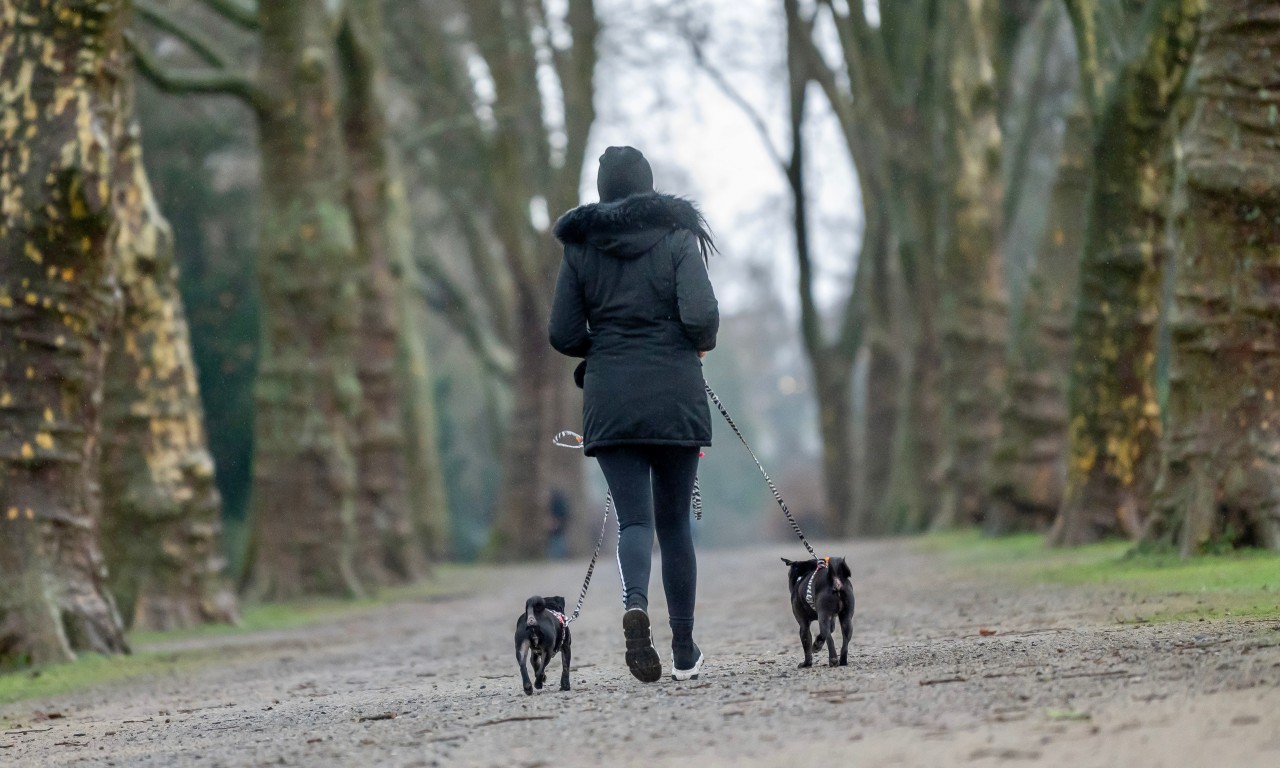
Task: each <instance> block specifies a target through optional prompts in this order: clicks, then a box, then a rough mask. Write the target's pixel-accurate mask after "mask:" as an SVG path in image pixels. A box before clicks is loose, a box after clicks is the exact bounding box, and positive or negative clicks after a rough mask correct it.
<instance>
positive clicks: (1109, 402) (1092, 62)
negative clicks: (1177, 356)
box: [1049, 0, 1203, 545]
mask: <svg viewBox="0 0 1280 768" xmlns="http://www.w3.org/2000/svg"><path fill="white" fill-rule="evenodd" d="M1202 4H1203V0H1153V2H1151V3H1148V6H1147V8H1146V15H1145V16H1144V18H1143V27H1142V30H1143V33H1144V34H1143V37H1142V39H1141V41H1140V47H1139V52H1138V53H1137V54H1136V55H1135V56H1134V57H1133V58H1132V60H1130V61H1129V62H1128V63H1127V64H1125V65H1124V67H1123V69H1121V70H1120V72H1119V74H1118V76H1117V77H1116V78H1115V81H1114V83H1113V84H1112V85H1111V86H1110V88H1107V89H1105V93H1104V92H1103V91H1102V90H1100V89H1099V88H1098V87H1097V86H1091V85H1090V84H1091V83H1097V82H1099V78H1100V76H1099V73H1098V62H1097V59H1096V58H1094V57H1091V56H1089V55H1086V53H1084V52H1082V54H1081V81H1082V83H1084V84H1085V86H1086V94H1093V97H1094V98H1095V101H1093V102H1091V105H1092V106H1093V108H1094V110H1095V118H1094V121H1095V122H1094V126H1095V127H1094V137H1093V146H1094V158H1093V167H1094V174H1093V186H1092V189H1091V194H1090V205H1089V214H1088V227H1087V230H1086V233H1085V239H1084V251H1083V255H1082V257H1081V262H1080V274H1081V280H1080V292H1079V299H1078V304H1077V307H1076V316H1075V321H1074V326H1073V336H1074V339H1075V344H1074V351H1073V353H1072V362H1071V380H1070V388H1069V403H1070V421H1069V426H1068V463H1067V485H1066V488H1065V490H1064V496H1063V503H1062V507H1061V509H1060V510H1059V514H1058V517H1057V519H1056V520H1055V521H1054V525H1053V528H1052V530H1051V531H1050V533H1049V540H1050V542H1051V543H1053V544H1057V545H1075V544H1084V543H1088V542H1091V541H1096V540H1098V539H1099V538H1102V537H1105V536H1108V535H1113V534H1116V533H1119V532H1122V531H1123V532H1125V533H1128V534H1130V535H1136V534H1137V532H1138V530H1139V528H1140V526H1141V524H1142V520H1143V519H1144V518H1145V516H1146V514H1147V512H1148V500H1149V496H1150V492H1151V488H1152V485H1153V483H1154V480H1155V470H1156V465H1155V448H1156V445H1157V439H1158V438H1159V435H1160V408H1159V404H1158V403H1157V401H1156V387H1155V375H1154V372H1155V361H1156V323H1157V318H1158V315H1159V297H1160V284H1161V268H1162V265H1163V263H1164V261H1165V258H1164V237H1165V228H1166V219H1167V203H1168V186H1169V178H1168V173H1167V162H1166V161H1167V158H1168V157H1169V154H1170V151H1171V137H1170V132H1169V130H1168V116H1169V113H1170V110H1171V109H1172V106H1173V103H1174V100H1175V98H1176V96H1177V94H1178V92H1179V91H1180V89H1181V84H1182V80H1183V78H1184V76H1185V74H1186V69H1187V66H1186V65H1187V61H1188V59H1189V57H1190V51H1191V46H1192V45H1193V44H1194V40H1195V31H1196V26H1197V18H1198V16H1199V13H1200V10H1201V7H1202ZM1079 18H1080V15H1079V14H1078V13H1077V14H1075V15H1073V23H1076V24H1077V27H1079ZM1080 37H1081V35H1080V33H1079V31H1078V32H1077V38H1078V39H1079V38H1080ZM1086 37H1087V35H1086ZM1104 81H1105V79H1104Z"/></svg>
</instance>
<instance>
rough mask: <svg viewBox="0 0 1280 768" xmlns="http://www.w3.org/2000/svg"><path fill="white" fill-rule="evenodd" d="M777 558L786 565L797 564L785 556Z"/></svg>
mask: <svg viewBox="0 0 1280 768" xmlns="http://www.w3.org/2000/svg"><path fill="white" fill-rule="evenodd" d="M778 559H779V560H781V561H782V562H784V563H786V564H787V565H796V564H797V563H796V561H795V560H788V559H787V558H785V557H780V558H778Z"/></svg>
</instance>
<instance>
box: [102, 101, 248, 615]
mask: <svg viewBox="0 0 1280 768" xmlns="http://www.w3.org/2000/svg"><path fill="white" fill-rule="evenodd" d="M121 92H122V97H121V99H120V102H119V103H120V107H119V108H120V110H121V120H122V122H123V123H124V124H125V125H126V126H127V127H128V130H126V131H124V132H123V133H122V134H121V135H120V136H119V137H118V138H117V140H116V151H117V160H116V169H115V178H114V185H115V193H114V194H113V195H112V200H113V207H114V210H113V218H114V221H115V230H114V237H113V243H112V247H113V249H114V251H115V253H116V255H117V258H118V259H119V275H120V278H119V280H120V286H121V289H122V293H123V296H124V314H123V317H122V320H121V323H120V325H119V327H118V328H117V329H116V330H115V333H114V334H113V335H112V346H111V351H110V353H109V355H108V357H107V369H106V397H105V402H104V406H103V441H102V442H103V456H102V489H103V523H102V541H103V549H104V551H105V553H106V557H107V564H108V566H109V568H110V585H111V590H112V593H113V594H114V595H115V597H116V600H117V601H118V602H119V605H120V609H121V611H122V613H123V615H124V617H125V620H126V621H127V622H128V624H129V625H130V626H131V627H134V628H138V629H159V630H164V629H178V628H185V627H193V626H197V625H199V624H204V623H208V622H229V621H234V620H235V618H236V601H235V597H234V596H233V595H232V593H231V591H230V589H229V584H228V583H227V582H226V581H225V580H224V573H223V572H224V569H225V567H226V561H225V558H224V557H223V555H222V547H221V542H220V540H219V536H220V533H221V531H222V519H221V512H222V504H221V499H220V498H219V495H218V490H217V488H216V486H215V485H214V474H213V471H214V467H213V459H212V457H211V456H210V455H209V450H208V445H207V441H206V438H205V430H204V413H203V408H202V406H201V404H200V393H199V390H198V388H197V385H196V371H195V365H194V363H193V361H192V354H191V338H190V335H189V333H188V330H187V319H186V313H185V311H184V309H183V305H182V298H181V296H180V295H179V294H178V281H177V265H176V263H175V262H174V256H173V234H172V232H171V231H170V229H169V224H168V222H166V221H165V220H164V218H163V217H162V216H161V214H160V211H159V210H158V209H157V207H156V201H155V198H154V197H153V196H152V193H151V185H150V183H149V182H148V180H147V175H146V169H145V168H143V165H142V145H141V143H140V142H139V140H138V126H137V124H136V122H134V120H133V117H132V111H133V98H132V85H131V84H129V83H124V84H122V87H121Z"/></svg>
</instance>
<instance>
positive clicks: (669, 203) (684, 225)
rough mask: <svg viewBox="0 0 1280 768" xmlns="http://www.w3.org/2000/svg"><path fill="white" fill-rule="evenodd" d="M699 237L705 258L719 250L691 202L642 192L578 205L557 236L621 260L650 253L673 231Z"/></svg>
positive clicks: (558, 225) (559, 225) (561, 222)
mask: <svg viewBox="0 0 1280 768" xmlns="http://www.w3.org/2000/svg"><path fill="white" fill-rule="evenodd" d="M675 229H683V230H687V231H689V232H690V233H692V234H693V235H694V237H695V238H697V241H698V249H699V250H700V251H701V252H702V255H703V257H704V258H705V257H706V256H708V255H710V253H711V252H712V251H713V250H714V249H715V246H714V245H713V244H712V241H711V233H710V232H709V231H708V229H707V222H706V220H705V219H704V218H703V217H702V213H701V212H700V211H699V210H698V209H697V207H696V206H695V205H694V204H693V203H692V202H691V201H689V200H686V199H685V198H683V197H677V196H675V195H668V194H665V193H661V192H642V193H639V194H635V195H631V196H630V197H624V198H622V199H621V200H615V201H611V202H607V203H589V204H587V205H582V206H578V207H577V208H574V209H573V210H571V211H569V212H568V213H566V214H565V215H563V216H561V217H560V219H559V220H558V221H556V226H555V230H554V231H555V235H556V239H558V240H559V241H560V242H561V243H564V244H565V245H589V246H592V247H593V248H596V249H598V250H599V251H601V252H602V253H606V254H608V255H610V256H615V257H618V258H624V259H628V258H635V257H636V256H639V255H641V254H643V253H647V252H648V251H649V249H650V248H652V247H653V246H654V245H655V244H657V242H658V241H659V240H661V239H662V238H663V237H664V236H666V235H667V234H669V233H670V232H671V231H672V230H675Z"/></svg>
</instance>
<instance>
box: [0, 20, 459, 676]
mask: <svg viewBox="0 0 1280 768" xmlns="http://www.w3.org/2000/svg"><path fill="white" fill-rule="evenodd" d="M197 10H201V11H202V12H206V13H208V14H210V15H212V16H216V17H217V20H218V23H223V24H227V25H229V26H234V27H236V28H239V29H242V30H243V31H244V34H245V35H247V36H248V37H250V38H251V39H252V40H253V41H255V42H256V44H257V46H258V48H259V53H258V60H259V65H258V67H257V69H256V71H255V72H254V73H253V74H252V75H250V74H249V73H246V72H241V71H238V70H237V69H236V68H235V66H234V65H233V63H232V62H233V61H234V59H233V58H232V57H231V56H230V54H229V53H228V52H227V51H226V50H225V49H224V48H223V46H221V45H219V44H218V43H217V42H215V41H214V40H213V39H211V38H210V37H208V36H206V35H204V34H202V33H201V32H200V31H199V29H200V27H199V26H197V25H193V24H191V23H188V22H187V20H184V19H181V18H178V17H175V16H174V15H173V14H172V11H173V8H171V7H169V6H168V5H167V4H164V3H158V2H149V0H136V2H129V1H128V0H109V1H108V2H88V1H86V0H55V1H53V2H47V1H45V0H31V1H30V2H19V3H16V4H6V6H5V9H4V18H3V22H4V24H3V26H2V27H0V87H2V88H3V93H4V102H3V107H2V108H3V124H4V127H3V131H4V135H3V144H0V189H3V223H2V225H0V254H2V256H0V349H2V350H3V357H2V358H0V497H2V499H0V501H2V503H0V510H3V511H0V518H2V519H0V525H3V527H4V535H3V536H0V575H3V583H4V588H3V589H0V667H2V666H11V665H21V664H31V663H42V662H47V661H55V660H61V659H66V658H70V657H74V655H75V654H76V653H77V652H80V651H86V650H87V651H96V652H104V653H114V652H120V651H122V650H124V648H125V641H124V635H123V630H124V628H125V626H126V625H131V626H136V627H145V628H161V629H163V628H172V627H178V626H190V625H192V624H196V623H200V622H204V621H228V620H233V619H234V617H235V614H236V610H237V609H236V601H235V598H234V597H233V592H232V591H231V589H230V588H229V585H228V583H227V578H226V574H225V573H224V564H225V558H224V556H223V553H222V549H221V547H220V542H219V537H220V530H221V520H220V501H219V498H218V495H217V492H216V490H215V488H214V484H213V464H212V461H211V460H210V457H209V454H208V451H207V441H206V437H205V435H204V425H203V417H202V412H201V407H200V401H199V397H198V393H197V387H196V376H195V372H194V369H193V365H192V358H191V346H190V339H189V332H188V328H187V323H186V320H185V313H184V310H183V306H182V302H181V298H180V296H179V293H178V290H177V283H176V272H175V265H174V254H173V239H174V238H173V235H172V233H171V231H170V229H169V227H168V224H167V223H166V222H165V220H164V219H163V218H162V216H161V214H160V212H159V211H158V210H157V206H156V203H155V199H154V197H153V195H152V192H151V189H150V186H149V184H148V181H147V176H146V172H145V170H144V168H143V165H142V157H141V145H140V142H139V129H138V125H137V122H136V120H135V116H134V91H133V82H132V72H133V67H134V63H135V62H136V64H137V66H138V67H139V68H140V69H141V70H142V71H144V72H145V73H146V74H147V75H148V77H150V78H151V79H153V80H154V81H156V82H157V83H159V84H160V85H161V86H162V87H164V88H167V89H171V90H175V91H182V92H196V93H217V94H231V95H234V96H235V97H237V98H239V99H241V100H243V101H244V102H245V103H247V104H248V105H249V106H250V108H251V110H252V113H253V114H254V115H255V117H256V118H257V124H258V130H259V140H260V144H261V146H262V147H263V150H264V151H263V164H262V190H263V194H262V203H261V222H260V235H259V242H260V254H259V258H258V261H257V263H258V269H257V272H258V286H259V295H260V297H261V301H262V304H263V311H262V316H263V318H264V323H263V331H262V342H261V349H260V351H259V360H260V365H259V371H258V378H257V382H256V385H255V401H256V407H255V412H256V413H255V419H254V431H255V436H254V437H255V440H254V442H255V446H256V451H255V456H254V470H253V475H254V488H253V494H252V498H253V509H252V532H251V537H250V550H251V553H252V554H251V556H250V557H249V558H248V567H247V569H246V571H245V574H244V578H243V583H242V585H241V587H242V589H243V590H244V591H246V592H247V593H248V594H249V595H251V596H253V597H255V598H265V599H280V598H287V597H292V596H297V595H301V594H334V595H359V594H363V593H365V592H366V591H367V590H369V589H372V588H376V587H378V586H382V585H386V584H391V583H399V582H404V581H409V580H412V579H415V578H418V577H420V576H421V575H422V574H423V573H424V570H425V564H426V562H427V560H428V559H429V558H430V557H433V556H436V555H438V554H440V552H441V551H442V550H443V547H444V545H445V540H446V535H447V519H446V509H445V504H444V499H443V495H442V492H441V489H442V487H443V483H442V480H441V477H440V471H439V457H438V456H437V455H436V450H435V443H434V439H435V425H434V423H433V419H434V409H433V401H432V398H431V393H430V389H429V384H430V380H429V375H428V367H427V361H426V360H425V347H424V346H423V345H422V344H421V343H420V340H419V339H418V338H417V336H416V334H417V333H420V329H421V327H422V323H421V321H420V319H419V318H418V317H416V316H415V313H416V312H417V311H418V310H417V302H415V301H413V300H412V299H413V296H414V293H413V285H412V283H411V282H410V281H409V280H408V279H407V278H408V277H409V276H410V275H412V274H413V270H412V269H411V268H410V266H409V264H410V258H411V256H410V254H411V251H410V248H411V246H410V243H409V232H410V228H409V226H408V224H407V221H406V220H405V218H404V205H403V200H404V188H403V185H402V184H401V182H400V180H399V179H398V177H397V176H396V173H397V168H398V165H397V163H396V162H395V160H394V147H393V145H392V142H391V140H390V136H389V133H388V131H387V116H386V104H385V87H386V77H387V75H386V70H385V65H384V63H383V61H382V58H381V51H382V45H381V35H382V30H383V22H382V17H381V4H380V3H379V2H376V0H355V1H354V2H348V3H340V4H333V3H326V2H323V0H297V1H296V2H294V1H290V2H272V3H262V4H260V5H258V6H257V7H256V8H249V7H248V6H245V5H241V4H240V3H237V2H231V1H230V0H209V2H206V3H202V4H201V8H200V9H197ZM156 33H159V34H160V35H162V36H163V37H164V38H165V39H167V40H175V41H177V42H179V43H181V45H182V46H183V48H184V51H185V53H184V55H187V56H191V57H193V58H194V59H195V60H196V62H197V63H198V64H199V65H200V66H199V68H196V69H189V70H174V69H171V68H170V67H169V66H168V64H167V63H166V62H162V61H161V60H160V59H159V58H158V57H156V56H155V55H154V54H153V53H152V50H151V48H150V40H151V38H152V37H153V36H155V35H156Z"/></svg>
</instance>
